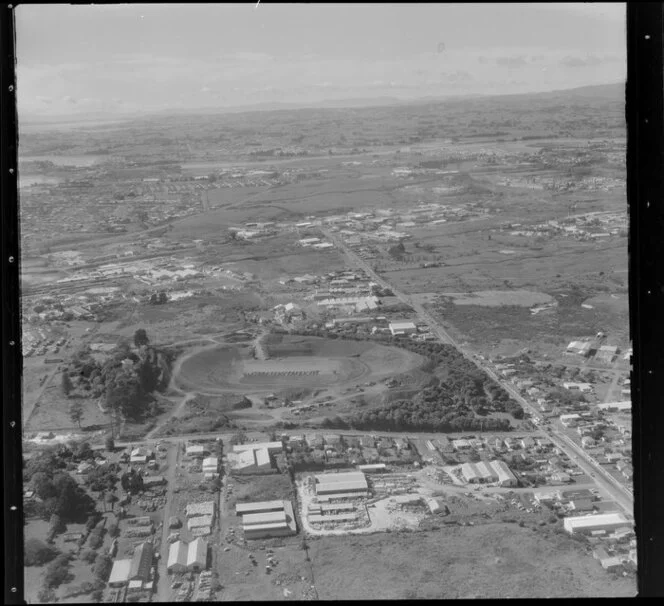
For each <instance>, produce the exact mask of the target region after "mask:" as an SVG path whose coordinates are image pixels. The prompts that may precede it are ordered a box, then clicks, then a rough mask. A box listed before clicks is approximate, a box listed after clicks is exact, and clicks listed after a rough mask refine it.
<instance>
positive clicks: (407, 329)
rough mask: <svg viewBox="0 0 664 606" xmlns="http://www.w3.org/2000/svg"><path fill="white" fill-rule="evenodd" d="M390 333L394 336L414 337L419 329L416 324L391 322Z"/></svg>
mask: <svg viewBox="0 0 664 606" xmlns="http://www.w3.org/2000/svg"><path fill="white" fill-rule="evenodd" d="M389 329H390V332H391V333H392V336H393V337H394V336H396V335H412V334H415V333H417V327H416V326H415V323H414V322H408V321H405V322H390V324H389Z"/></svg>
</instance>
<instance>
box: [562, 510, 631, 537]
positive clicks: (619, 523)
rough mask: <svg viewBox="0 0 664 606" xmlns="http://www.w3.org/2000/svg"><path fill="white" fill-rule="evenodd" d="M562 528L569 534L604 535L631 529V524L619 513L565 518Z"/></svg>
mask: <svg viewBox="0 0 664 606" xmlns="http://www.w3.org/2000/svg"><path fill="white" fill-rule="evenodd" d="M563 526H564V528H565V530H566V531H567V532H569V533H570V534H577V533H582V534H591V535H593V534H595V535H599V534H605V533H608V532H610V531H615V530H618V529H621V528H632V523H631V522H629V521H628V520H627V518H625V516H624V515H623V514H621V513H606V514H600V515H587V516H578V517H571V518H565V519H564V520H563Z"/></svg>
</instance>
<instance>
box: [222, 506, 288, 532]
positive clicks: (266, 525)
mask: <svg viewBox="0 0 664 606" xmlns="http://www.w3.org/2000/svg"><path fill="white" fill-rule="evenodd" d="M235 511H236V513H238V514H241V515H242V528H243V530H244V538H245V539H266V538H270V537H278V536H287V535H293V534H296V532H297V525H296V522H295V516H294V514H293V505H292V504H291V502H290V501H263V502H260V503H243V504H238V505H236V509H235Z"/></svg>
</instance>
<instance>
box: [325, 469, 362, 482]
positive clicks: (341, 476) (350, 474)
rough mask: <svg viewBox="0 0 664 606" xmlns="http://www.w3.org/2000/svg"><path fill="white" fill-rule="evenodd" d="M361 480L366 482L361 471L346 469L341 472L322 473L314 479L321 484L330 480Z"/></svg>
mask: <svg viewBox="0 0 664 606" xmlns="http://www.w3.org/2000/svg"><path fill="white" fill-rule="evenodd" d="M360 480H361V481H363V482H365V483H366V481H367V480H366V477H365V476H364V474H363V473H362V472H361V471H347V472H343V473H324V474H319V475H317V476H316V481H317V482H320V483H321V484H330V483H332V482H353V481H360Z"/></svg>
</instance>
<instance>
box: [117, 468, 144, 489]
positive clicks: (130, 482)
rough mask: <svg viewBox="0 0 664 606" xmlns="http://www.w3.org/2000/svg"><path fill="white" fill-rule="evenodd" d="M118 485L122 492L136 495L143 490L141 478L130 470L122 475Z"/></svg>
mask: <svg viewBox="0 0 664 606" xmlns="http://www.w3.org/2000/svg"><path fill="white" fill-rule="evenodd" d="M120 484H121V486H122V488H123V490H125V491H127V492H129V493H137V492H140V491H141V490H143V477H142V476H141V474H140V473H137V472H136V470H135V469H133V468H132V469H131V471H129V472H126V473H123V474H122V476H121V477H120Z"/></svg>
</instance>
